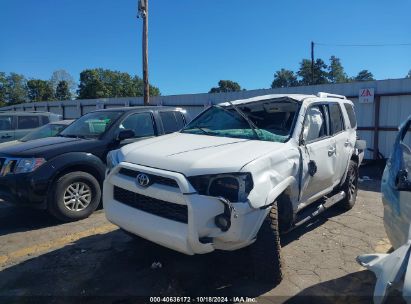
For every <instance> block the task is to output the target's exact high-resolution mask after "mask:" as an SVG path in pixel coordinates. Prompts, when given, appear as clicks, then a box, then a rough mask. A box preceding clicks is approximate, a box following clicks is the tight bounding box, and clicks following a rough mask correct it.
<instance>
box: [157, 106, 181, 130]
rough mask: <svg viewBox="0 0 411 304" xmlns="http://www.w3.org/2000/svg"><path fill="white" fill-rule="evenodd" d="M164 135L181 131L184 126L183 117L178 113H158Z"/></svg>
mask: <svg viewBox="0 0 411 304" xmlns="http://www.w3.org/2000/svg"><path fill="white" fill-rule="evenodd" d="M159 116H160V119H161V123H162V126H163V132H164V134H170V133H173V132H177V131H179V130H181V129H182V128H183V127H184V125H185V121H184V116H183V114H182V113H181V112H178V111H161V112H159Z"/></svg>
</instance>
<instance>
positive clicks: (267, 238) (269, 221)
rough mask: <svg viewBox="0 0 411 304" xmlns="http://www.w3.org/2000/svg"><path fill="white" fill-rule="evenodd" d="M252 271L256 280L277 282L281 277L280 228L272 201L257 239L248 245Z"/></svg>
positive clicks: (275, 206)
mask: <svg viewBox="0 0 411 304" xmlns="http://www.w3.org/2000/svg"><path fill="white" fill-rule="evenodd" d="M250 253H251V259H252V262H253V263H252V264H253V272H254V277H255V279H256V280H258V281H260V282H263V283H269V284H278V283H280V282H281V280H282V278H283V274H282V270H281V267H282V260H281V244H280V230H279V224H278V207H277V202H275V203H274V205H273V207H272V208H271V210H270V212H269V214H268V215H267V217H266V218H265V220H264V222H263V224H262V226H261V228H260V231H259V232H258V234H257V240H256V241H255V243H254V244H252V245H251V247H250Z"/></svg>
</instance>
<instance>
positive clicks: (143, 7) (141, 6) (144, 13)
mask: <svg viewBox="0 0 411 304" xmlns="http://www.w3.org/2000/svg"><path fill="white" fill-rule="evenodd" d="M138 17H141V18H143V82H144V89H143V92H144V93H143V94H144V105H145V106H148V105H149V104H150V84H149V82H148V0H139V1H138V15H137V18H138Z"/></svg>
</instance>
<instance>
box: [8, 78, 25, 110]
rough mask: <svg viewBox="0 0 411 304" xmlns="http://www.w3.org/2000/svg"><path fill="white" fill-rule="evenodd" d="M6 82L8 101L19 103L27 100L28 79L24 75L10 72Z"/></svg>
mask: <svg viewBox="0 0 411 304" xmlns="http://www.w3.org/2000/svg"><path fill="white" fill-rule="evenodd" d="M6 82H7V83H6V90H5V91H6V101H7V103H9V104H17V103H22V102H26V101H27V80H26V78H25V77H24V76H23V75H20V74H17V73H10V74H9V76H7V78H6Z"/></svg>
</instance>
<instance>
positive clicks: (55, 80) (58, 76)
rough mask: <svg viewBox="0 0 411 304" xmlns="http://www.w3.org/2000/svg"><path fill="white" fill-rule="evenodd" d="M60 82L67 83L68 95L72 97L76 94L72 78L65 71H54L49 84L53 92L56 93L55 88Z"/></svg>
mask: <svg viewBox="0 0 411 304" xmlns="http://www.w3.org/2000/svg"><path fill="white" fill-rule="evenodd" d="M61 81H65V82H67V85H68V89H69V91H70V94H71V95H74V94H75V92H76V82H75V81H74V78H73V76H71V75H70V73H68V72H67V71H66V70H56V71H54V72H53V74H52V75H51V77H50V83H51V86H52V87H53V90H54V92H56V91H57V86H58V84H59V83H60V82H61Z"/></svg>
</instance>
